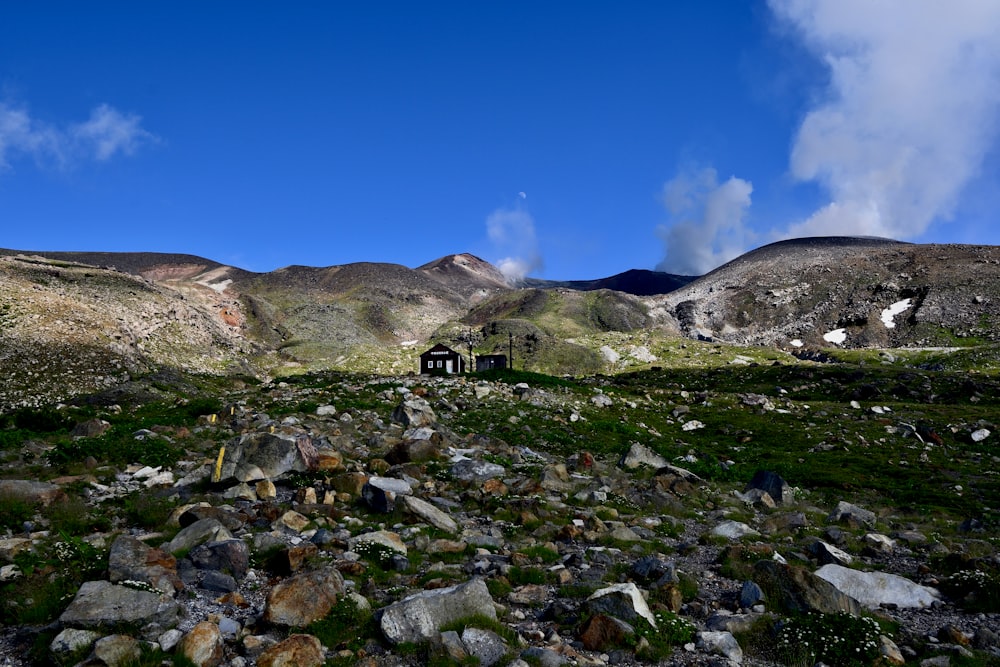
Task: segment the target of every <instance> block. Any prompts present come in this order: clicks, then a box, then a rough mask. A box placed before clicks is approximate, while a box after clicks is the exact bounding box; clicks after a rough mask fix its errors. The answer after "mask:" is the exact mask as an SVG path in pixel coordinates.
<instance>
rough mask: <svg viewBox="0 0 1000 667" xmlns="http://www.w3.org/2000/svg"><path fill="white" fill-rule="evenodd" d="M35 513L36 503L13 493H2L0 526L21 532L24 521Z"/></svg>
mask: <svg viewBox="0 0 1000 667" xmlns="http://www.w3.org/2000/svg"><path fill="white" fill-rule="evenodd" d="M34 515H35V505H34V504H32V503H30V502H28V501H27V500H25V499H24V498H22V497H21V496H17V495H14V494H11V493H3V494H0V528H9V529H10V530H12V531H14V532H15V533H19V532H21V531H22V530H23V528H22V526H23V525H24V522H25V521H30V520H31V517H32V516H34Z"/></svg>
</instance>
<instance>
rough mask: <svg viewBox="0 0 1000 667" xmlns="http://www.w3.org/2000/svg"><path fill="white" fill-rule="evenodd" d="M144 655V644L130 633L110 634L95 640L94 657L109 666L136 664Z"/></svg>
mask: <svg viewBox="0 0 1000 667" xmlns="http://www.w3.org/2000/svg"><path fill="white" fill-rule="evenodd" d="M140 655H142V644H140V643H139V640H138V639H136V638H135V637H132V636H129V635H108V636H107V637H101V638H100V639H98V640H97V641H96V642H94V658H95V659H96V660H98V661H100V662H99V664H102V665H107V667H126V666H127V665H134V664H135V663H137V662H138V661H139V656H140Z"/></svg>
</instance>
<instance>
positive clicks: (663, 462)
mask: <svg viewBox="0 0 1000 667" xmlns="http://www.w3.org/2000/svg"><path fill="white" fill-rule="evenodd" d="M620 465H621V466H622V467H623V468H627V469H629V470H635V469H636V468H638V467H640V466H649V467H650V468H655V469H660V468H664V467H666V466H668V465H670V462H669V461H667V459H665V458H663V457H662V456H660V455H659V454H657V453H656V452H654V451H653V450H652V449H650V448H649V447H646V446H644V445H640V444H639V443H638V442H633V443H632V446H631V447H629V450H628V451H627V452H626V453H625V456H623V457H622V460H621V462H620Z"/></svg>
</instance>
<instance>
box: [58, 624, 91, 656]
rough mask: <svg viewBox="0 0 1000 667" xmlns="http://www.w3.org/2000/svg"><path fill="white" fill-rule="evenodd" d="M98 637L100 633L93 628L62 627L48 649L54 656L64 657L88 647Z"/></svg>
mask: <svg viewBox="0 0 1000 667" xmlns="http://www.w3.org/2000/svg"><path fill="white" fill-rule="evenodd" d="M100 638H101V633H100V632H95V631H93V630H80V629H78V628H64V629H63V630H62V632H60V633H59V634H58V635H56V637H55V639H53V640H52V643H51V644H49V650H50V651H52V653H53V654H54V655H56V656H61V657H65V656H69V655H70V654H72V653H76V652H77V651H83V649H89V648H90V647H91V646H93V645H94V642H96V641H97V640H98V639H100Z"/></svg>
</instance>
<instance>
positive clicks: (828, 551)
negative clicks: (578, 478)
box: [809, 540, 854, 565]
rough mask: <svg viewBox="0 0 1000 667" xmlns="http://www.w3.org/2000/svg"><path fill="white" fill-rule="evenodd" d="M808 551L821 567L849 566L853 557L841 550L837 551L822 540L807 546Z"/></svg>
mask: <svg viewBox="0 0 1000 667" xmlns="http://www.w3.org/2000/svg"><path fill="white" fill-rule="evenodd" d="M809 551H810V552H811V553H812V555H813V556H815V557H816V560H818V561H819V562H820V563H821V564H823V565H828V564H831V563H832V564H835V565H850V564H851V563H853V562H854V557H853V556H851V554H849V553H847V552H846V551H844V550H843V549H838V548H837V547H835V546H833V545H832V544H828V543H827V542H824V541H823V540H816V541H815V542H813V543H812V544H811V545H809Z"/></svg>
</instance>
